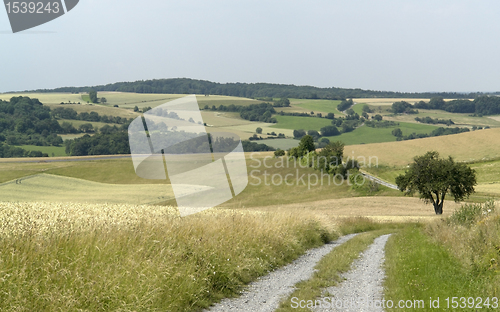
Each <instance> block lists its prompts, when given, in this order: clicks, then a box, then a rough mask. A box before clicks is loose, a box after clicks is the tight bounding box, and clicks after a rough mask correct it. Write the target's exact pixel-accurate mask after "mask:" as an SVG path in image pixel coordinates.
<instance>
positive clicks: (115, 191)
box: [0, 174, 189, 204]
mask: <svg viewBox="0 0 500 312" xmlns="http://www.w3.org/2000/svg"><path fill="white" fill-rule="evenodd" d="M186 192H189V191H188V189H186ZM170 198H173V191H172V188H171V186H170V185H160V184H140V185H133V184H132V185H130V184H106V183H98V182H92V181H87V180H82V179H75V178H69V177H62V176H57V175H50V174H38V175H34V176H29V177H24V178H21V179H17V180H15V181H11V182H8V183H3V184H1V185H0V202H3V201H6V202H9V201H22V202H33V201H36V202H38V201H43V202H72V203H113V204H118V203H123V204H147V203H155V202H160V201H164V200H167V199H170Z"/></svg>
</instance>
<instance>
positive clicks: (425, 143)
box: [345, 129, 500, 166]
mask: <svg viewBox="0 0 500 312" xmlns="http://www.w3.org/2000/svg"><path fill="white" fill-rule="evenodd" d="M433 150H435V151H438V152H439V154H440V155H441V156H443V157H447V156H448V155H451V156H453V157H454V158H455V159H456V160H458V161H479V160H485V159H495V158H498V155H500V129H488V130H478V131H473V132H468V133H461V134H455V135H447V136H439V137H432V138H425V139H417V140H409V141H401V142H387V143H376V144H363V145H350V146H346V147H345V155H346V156H348V155H354V156H356V157H358V156H362V157H366V158H367V159H368V157H378V159H379V163H380V164H384V165H388V166H406V165H407V164H409V163H411V162H412V160H413V157H415V156H417V155H423V154H425V152H427V151H433Z"/></svg>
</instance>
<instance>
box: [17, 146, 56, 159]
mask: <svg viewBox="0 0 500 312" xmlns="http://www.w3.org/2000/svg"><path fill="white" fill-rule="evenodd" d="M19 147H21V148H23V149H25V150H27V151H40V152H42V153H47V154H48V155H49V157H51V156H55V157H60V156H66V151H65V147H64V146H36V145H21V146H19ZM52 154H54V155H52Z"/></svg>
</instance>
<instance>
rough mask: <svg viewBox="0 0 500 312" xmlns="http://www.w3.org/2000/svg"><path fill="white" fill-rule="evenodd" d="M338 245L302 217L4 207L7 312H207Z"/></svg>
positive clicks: (0, 269)
mask: <svg viewBox="0 0 500 312" xmlns="http://www.w3.org/2000/svg"><path fill="white" fill-rule="evenodd" d="M333 238H334V237H333V236H332V235H331V234H329V232H328V231H327V230H326V229H325V228H324V227H323V226H321V225H320V223H319V222H318V221H316V220H314V219H312V218H311V217H309V216H308V215H307V214H306V213H300V212H297V211H294V212H293V213H290V212H288V213H287V212H285V211H280V212H274V213H262V212H249V211H238V212H234V211H227V210H226V211H220V210H211V211H209V212H205V213H200V214H197V215H192V216H190V217H187V218H179V217H177V214H176V212H175V210H173V209H171V208H169V207H158V206H127V205H79V204H44V203H31V204H5V203H0V310H1V311H197V310H200V309H202V308H205V307H207V306H209V305H210V304H211V303H213V302H215V301H218V300H219V299H220V298H222V297H226V296H233V295H236V294H237V293H238V292H239V291H241V290H242V289H243V287H244V285H245V284H246V283H248V282H250V281H251V280H253V279H255V278H256V277H257V276H260V275H263V274H266V273H267V272H268V271H270V270H273V269H275V268H276V267H278V266H281V265H283V264H285V263H288V262H290V261H291V260H293V259H295V258H297V257H298V256H299V255H301V254H303V253H304V251H305V250H306V249H308V248H311V247H315V246H319V245H321V244H323V243H324V242H325V241H328V240H330V239H333Z"/></svg>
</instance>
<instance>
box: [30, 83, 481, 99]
mask: <svg viewBox="0 0 500 312" xmlns="http://www.w3.org/2000/svg"><path fill="white" fill-rule="evenodd" d="M89 91H119V92H136V93H169V94H206V95H212V94H213V95H226V96H239V97H247V98H298V99H330V100H344V99H347V98H371V97H385V98H402V97H407V98H431V97H435V96H441V97H443V98H448V99H459V98H464V99H467V98H475V97H477V96H479V95H482V93H468V94H465V93H455V92H453V93H452V92H423V93H411V92H391V91H374V90H362V89H349V88H336V87H330V88H318V87H313V86H296V85H293V84H273V83H217V82H211V81H206V80H196V79H189V78H172V79H154V80H138V81H134V82H117V83H112V84H107V85H98V86H86V87H61V88H56V89H41V90H36V92H73V93H76V92H89Z"/></svg>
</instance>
